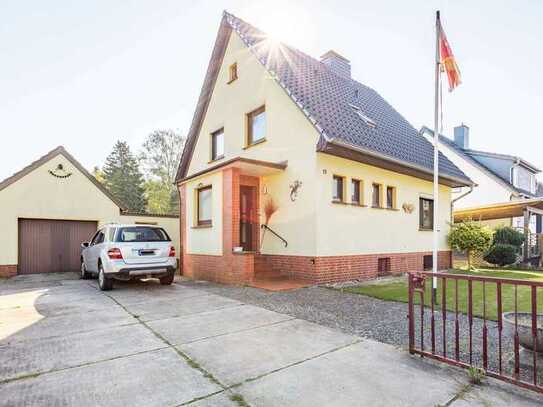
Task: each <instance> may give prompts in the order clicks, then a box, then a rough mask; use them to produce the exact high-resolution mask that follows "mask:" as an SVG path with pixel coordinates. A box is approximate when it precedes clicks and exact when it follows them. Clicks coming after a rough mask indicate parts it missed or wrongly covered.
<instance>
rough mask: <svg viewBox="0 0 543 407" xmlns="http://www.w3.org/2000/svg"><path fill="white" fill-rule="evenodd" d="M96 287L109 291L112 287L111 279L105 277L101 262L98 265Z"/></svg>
mask: <svg viewBox="0 0 543 407" xmlns="http://www.w3.org/2000/svg"><path fill="white" fill-rule="evenodd" d="M98 287H100V290H102V291H109V290H111V289H112V288H113V280H112V279H111V278H107V277H106V275H105V274H104V267H103V266H102V264H99V265H98Z"/></svg>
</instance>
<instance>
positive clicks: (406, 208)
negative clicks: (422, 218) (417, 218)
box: [402, 202, 415, 213]
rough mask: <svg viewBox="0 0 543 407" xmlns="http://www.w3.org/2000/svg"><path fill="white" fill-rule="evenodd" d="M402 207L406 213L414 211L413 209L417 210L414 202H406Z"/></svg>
mask: <svg viewBox="0 0 543 407" xmlns="http://www.w3.org/2000/svg"><path fill="white" fill-rule="evenodd" d="M402 209H403V211H404V212H405V213H413V211H414V210H415V205H413V204H412V203H407V202H405V203H404V204H403V205H402Z"/></svg>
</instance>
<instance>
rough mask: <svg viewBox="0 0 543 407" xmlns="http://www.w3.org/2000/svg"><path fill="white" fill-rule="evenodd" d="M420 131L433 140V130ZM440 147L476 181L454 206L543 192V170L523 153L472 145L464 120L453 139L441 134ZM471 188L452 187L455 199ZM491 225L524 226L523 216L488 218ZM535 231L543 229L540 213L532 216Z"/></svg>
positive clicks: (494, 201)
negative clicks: (542, 186)
mask: <svg viewBox="0 0 543 407" xmlns="http://www.w3.org/2000/svg"><path fill="white" fill-rule="evenodd" d="M421 133H422V134H423V135H424V136H425V137H426V138H427V139H428V140H429V141H432V139H433V136H434V132H433V131H432V130H430V129H429V128H427V127H423V128H422V129H421ZM439 140H440V150H441V152H443V153H444V154H445V155H446V156H447V158H448V159H449V160H451V161H452V162H453V163H454V164H455V165H456V166H457V167H458V168H460V169H461V170H462V171H463V172H464V173H465V174H467V175H468V176H469V177H470V178H471V179H472V180H473V182H475V183H476V184H477V186H476V187H475V188H474V190H473V191H472V192H471V193H470V194H468V195H466V196H465V197H464V198H462V199H461V200H459V201H458V203H455V205H454V208H455V209H464V208H473V207H480V206H484V205H490V204H497V203H505V202H508V201H515V200H519V199H533V198H536V197H537V196H540V193H539V192H538V187H539V184H538V182H537V179H536V176H537V174H538V173H540V172H541V170H540V169H539V168H537V167H535V166H534V165H532V164H530V163H529V162H527V161H526V160H523V159H522V158H520V157H516V156H512V155H508V154H497V153H489V152H484V151H478V150H473V149H471V148H470V144H469V141H470V134H469V127H468V126H466V125H464V124H462V125H461V126H457V127H455V128H454V140H451V139H449V138H447V137H445V136H443V135H440V137H439ZM467 189H468V188H457V189H455V190H453V199H454V197H456V196H459V195H461V194H464V193H465V192H466V191H467ZM489 223H490V224H491V225H497V224H506V225H509V226H513V227H517V228H522V227H523V226H524V219H523V218H522V217H515V218H509V219H500V220H496V221H489ZM530 229H531V230H532V232H535V231H536V230H537V232H538V233H540V232H541V216H540V215H536V216H533V217H532V218H531V226H530Z"/></svg>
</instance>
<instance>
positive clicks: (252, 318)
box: [148, 305, 293, 345]
mask: <svg viewBox="0 0 543 407" xmlns="http://www.w3.org/2000/svg"><path fill="white" fill-rule="evenodd" d="M289 319H293V318H292V317H290V316H288V315H285V314H279V313H277V312H273V311H268V310H265V309H263V308H259V307H254V306H252V305H240V306H238V307H230V308H223V309H219V310H215V311H210V312H202V313H200V314H195V315H188V316H183V317H177V318H168V319H161V320H158V321H151V322H149V323H148V324H149V326H150V327H151V328H152V329H153V330H154V331H156V332H158V333H160V335H162V336H163V337H164V338H166V339H167V340H168V342H170V343H171V344H174V345H180V344H184V343H189V342H194V341H197V340H201V339H206V338H210V337H214V336H218V335H224V334H228V333H233V332H239V331H243V330H247V329H251V328H258V327H260V326H264V325H270V324H274V323H277V322H281V321H287V320H289Z"/></svg>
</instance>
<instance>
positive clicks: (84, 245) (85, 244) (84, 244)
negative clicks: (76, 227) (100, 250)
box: [81, 242, 89, 249]
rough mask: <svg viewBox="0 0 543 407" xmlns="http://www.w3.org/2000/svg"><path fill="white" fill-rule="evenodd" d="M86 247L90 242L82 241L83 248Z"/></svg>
mask: <svg viewBox="0 0 543 407" xmlns="http://www.w3.org/2000/svg"><path fill="white" fill-rule="evenodd" d="M86 247H89V242H83V243H81V248H82V249H85V248H86Z"/></svg>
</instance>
